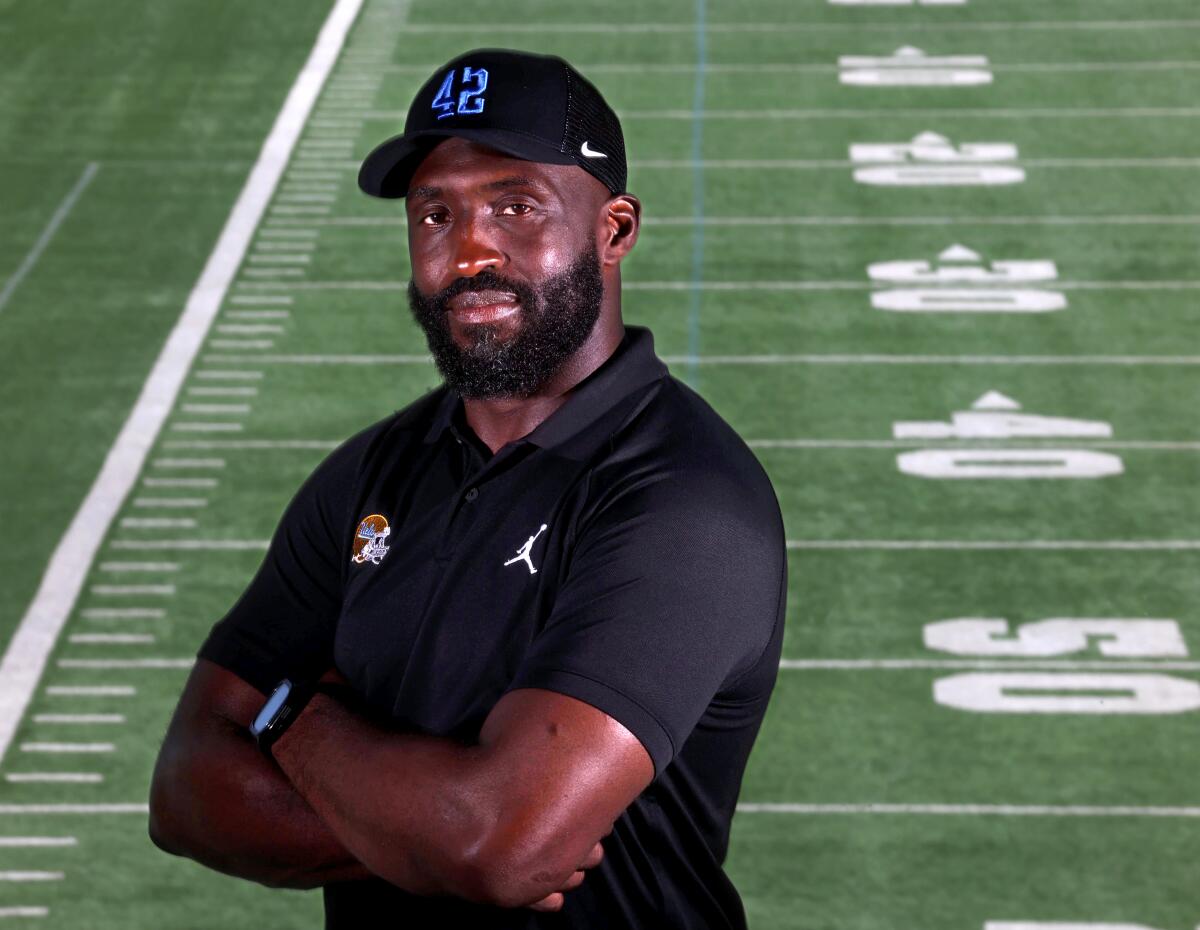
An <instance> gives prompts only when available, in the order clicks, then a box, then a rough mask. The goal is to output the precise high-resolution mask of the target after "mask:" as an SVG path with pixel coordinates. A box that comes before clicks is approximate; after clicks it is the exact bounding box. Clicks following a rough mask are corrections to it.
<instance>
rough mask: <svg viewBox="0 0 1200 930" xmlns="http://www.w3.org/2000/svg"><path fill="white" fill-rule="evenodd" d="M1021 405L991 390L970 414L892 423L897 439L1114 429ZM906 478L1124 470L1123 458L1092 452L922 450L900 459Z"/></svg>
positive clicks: (1065, 434) (1092, 435) (1082, 435)
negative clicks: (1030, 410)
mask: <svg viewBox="0 0 1200 930" xmlns="http://www.w3.org/2000/svg"><path fill="white" fill-rule="evenodd" d="M1020 410H1021V405H1020V404H1019V403H1017V402H1016V401H1015V400H1013V399H1012V398H1011V397H1007V396H1006V395H1004V394H1001V393H1000V392H999V391H988V392H987V393H985V394H984V395H982V396H981V397H980V398H979V399H978V400H976V401H975V403H974V404H972V405H971V409H970V410H960V411H957V412H955V413H954V414H952V415H951V418H950V421H949V422H944V421H941V420H899V421H897V422H895V423H893V424H892V436H893V437H894V438H895V439H931V440H937V439H943V440H950V439H959V440H961V439H974V440H980V441H986V440H1008V439H1049V438H1063V439H1108V438H1110V437H1111V436H1112V432H1113V430H1112V425H1111V424H1109V423H1106V422H1104V421H1103V420H1081V419H1076V418H1073V417H1056V416H1042V415H1040V414H1030V413H1021V412H1020ZM896 466H897V467H898V468H899V469H900V471H901V472H902V473H904V474H906V475H915V476H917V477H919V478H936V479H954V478H958V479H964V478H989V479H1031V478H1058V479H1064V478H1068V479H1069V478H1076V479H1078V478H1104V477H1107V476H1109V475H1119V474H1121V473H1122V472H1123V471H1124V466H1123V464H1122V462H1121V458H1120V456H1117V455H1113V454H1111V453H1108V452H1099V451H1096V450H1093V449H1069V448H1057V449H1045V448H1036V449H1014V448H1008V447H1004V448H979V449H969V448H967V449H964V448H952V449H917V450H915V451H912V452H902V453H901V454H900V455H898V456H896Z"/></svg>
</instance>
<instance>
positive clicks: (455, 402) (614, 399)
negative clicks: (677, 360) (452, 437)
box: [425, 326, 667, 449]
mask: <svg viewBox="0 0 1200 930" xmlns="http://www.w3.org/2000/svg"><path fill="white" fill-rule="evenodd" d="M666 375H667V366H666V365H664V364H663V362H662V360H661V359H660V358H659V357H658V356H657V355H655V354H654V336H653V334H652V333H651V332H650V330H648V329H646V328H645V327H644V326H626V327H625V336H624V338H623V339H622V340H621V343H620V345H618V346H617V348H616V351H615V352H613V354H612V355H610V356H609V357H608V358H607V359H606V360H605V361H604V363H603V364H602V365H601V366H600V367H599V368H597V369H596V370H595V371H593V372H592V373H591V374H590V375H588V376H587V377H586V378H584V379H583V380H582V381H581V382H579V384H577V385H576V386H575V387H574V389H573V390H572V393H571V396H570V397H569V398H567V402H566V403H565V404H563V405H562V406H561V407H559V408H558V409H557V410H555V411H554V413H552V414H550V416H549V417H547V418H546V419H545V420H544V421H543V422H542V423H541V424H539V425H538V426H537V428H536V429H534V430H533V431H532V432H531V433H529V434H528V435H526V436H524V437H522V438H521V439H520V440H518V441H520V442H528V443H532V444H533V445H536V446H539V447H541V448H543V449H551V448H553V447H555V446H558V445H561V444H562V443H564V442H566V441H567V440H568V439H570V438H571V437H572V436H575V435H576V434H578V433H580V432H581V431H582V430H584V429H585V428H587V427H588V426H589V425H591V424H592V423H594V422H595V421H596V420H598V419H599V418H600V417H601V416H602V415H603V414H604V413H606V412H607V411H609V410H611V409H612V408H613V407H615V406H616V405H617V404H618V403H619V402H620V401H621V400H623V399H624V398H626V397H628V396H629V395H630V394H633V393H634V392H635V391H638V390H641V389H642V388H644V387H646V386H648V385H650V384H653V383H654V382H655V381H658V380H659V379H660V378H664V377H666ZM443 391H444V392H445V395H444V396H443V397H442V400H441V402H440V403H439V404H438V406H437V409H436V410H435V411H434V415H433V421H432V422H431V423H430V426H429V432H427V433H426V434H425V442H426V443H432V442H436V441H437V440H438V439H439V438H440V437H441V435H442V434H443V433H444V432H445V431H446V430H447V429H450V430H453V429H455V428H456V422H455V421H456V420H458V421H459V423H460V424H461V423H462V422H463V421H462V417H463V414H462V398H461V397H460V396H459V394H458V392H457V391H451V390H448V389H445V388H443ZM458 428H461V426H459V427H458Z"/></svg>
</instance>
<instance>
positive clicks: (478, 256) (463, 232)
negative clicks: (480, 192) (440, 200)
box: [454, 215, 505, 277]
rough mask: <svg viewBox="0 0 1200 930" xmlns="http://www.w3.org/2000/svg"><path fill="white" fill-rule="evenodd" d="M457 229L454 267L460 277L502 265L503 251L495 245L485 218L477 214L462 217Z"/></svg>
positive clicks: (503, 260)
mask: <svg viewBox="0 0 1200 930" xmlns="http://www.w3.org/2000/svg"><path fill="white" fill-rule="evenodd" d="M457 231H458V241H457V242H456V243H455V253H454V269H455V270H456V271H457V272H458V274H459V276H460V277H472V276H474V275H477V274H479V272H481V271H483V270H484V269H485V268H494V269H495V268H500V267H502V266H503V265H504V263H505V256H504V253H503V252H501V251H500V249H499V248H497V247H496V244H495V242H494V241H493V239H492V237H491V236H490V234H489V231H488V229H487V225H486V221H485V220H483V219H481V218H480V217H479V216H478V215H476V216H473V217H464V218H463V219H462V220H460V221H459V223H458V230H457Z"/></svg>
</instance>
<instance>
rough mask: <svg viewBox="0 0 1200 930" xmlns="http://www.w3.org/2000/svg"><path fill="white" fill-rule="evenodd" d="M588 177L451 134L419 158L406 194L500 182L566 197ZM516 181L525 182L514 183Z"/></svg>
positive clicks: (414, 196) (476, 189) (484, 187)
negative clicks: (422, 157)
mask: <svg viewBox="0 0 1200 930" xmlns="http://www.w3.org/2000/svg"><path fill="white" fill-rule="evenodd" d="M590 180H592V178H591V176H590V175H588V174H587V172H585V171H584V170H583V169H582V168H579V167H578V166H576V165H551V164H547V163H544V162H537V161H527V160H526V159H523V158H516V157H515V156H512V155H509V154H507V153H505V152H501V151H500V150H499V149H494V148H490V147H489V146H486V145H482V144H480V143H478V142H472V141H470V140H469V139H461V138H458V137H457V136H453V137H451V138H449V139H443V140H442V141H441V142H439V143H438V144H437V145H436V146H434V148H433V149H432V150H431V151H430V152H429V154H428V155H426V156H425V158H424V159H422V161H421V163H420V164H419V165H418V166H417V170H416V171H414V172H413V176H412V179H411V181H410V182H409V189H408V197H409V199H410V200H420V199H423V198H425V197H431V196H439V195H444V194H451V193H459V194H466V193H482V192H487V191H489V190H492V189H493V188H494V187H495V186H496V185H497V182H501V181H503V182H505V183H504V185H503V186H505V187H510V188H512V187H520V186H526V187H530V188H534V189H538V190H540V191H542V192H543V193H546V194H550V195H557V196H559V197H562V198H563V199H567V198H570V197H574V196H577V195H578V194H579V193H582V191H583V190H584V189H585V187H584V185H585V183H586V182H587V181H590ZM517 181H521V182H525V183H524V184H523V185H521V184H517V183H514V182H517Z"/></svg>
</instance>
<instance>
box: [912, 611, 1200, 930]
mask: <svg viewBox="0 0 1200 930" xmlns="http://www.w3.org/2000/svg"><path fill="white" fill-rule="evenodd" d="M1093 644H1094V645H1095V646H1096V647H1097V648H1098V649H1099V652H1100V654H1101V655H1103V656H1105V657H1109V658H1142V659H1147V658H1156V659H1157V658H1179V657H1184V656H1187V654H1188V651H1187V646H1186V644H1185V643H1184V641H1183V634H1182V633H1181V632H1180V629H1179V624H1178V623H1177V622H1176V621H1174V620H1127V619H1110V618H1093V617H1075V618H1069V619H1068V618H1058V617H1056V618H1052V619H1049V620H1038V621H1036V622H1034V623H1024V624H1022V625H1021V626H1019V627H1017V629H1016V630H1015V631H1012V632H1010V631H1009V626H1008V622H1007V621H1006V620H994V619H980V618H963V619H956V620H941V621H938V622H937V623H930V624H928V625H927V626H926V627H925V645H926V646H927V647H928V648H930V649H935V650H937V651H939V652H946V653H951V654H952V655H957V656H978V657H981V658H985V657H993V656H1002V657H1006V658H1017V657H1019V658H1026V659H1034V658H1046V657H1050V656H1064V655H1072V654H1074V653H1080V652H1085V651H1086V650H1088V649H1089V647H1091V646H1092V645H1093ZM933 696H934V700H935V701H937V703H939V704H943V705H945V706H946V707H954V708H957V709H959V710H966V711H973V712H975V713H990V714H1178V713H1184V712H1186V711H1191V710H1197V709H1200V683H1198V682H1195V681H1192V680H1190V679H1187V678H1179V677H1176V676H1174V675H1163V674H1159V673H1157V672H1149V673H1146V672H1124V671H1103V672H1060V671H1016V670H1014V671H1001V672H995V671H987V672H969V673H965V674H961V675H951V676H948V677H946V678H939V679H938V680H937V681H935V682H934V683H933ZM1006 926H1007V925H1006ZM1014 926H1015V925H1014Z"/></svg>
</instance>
